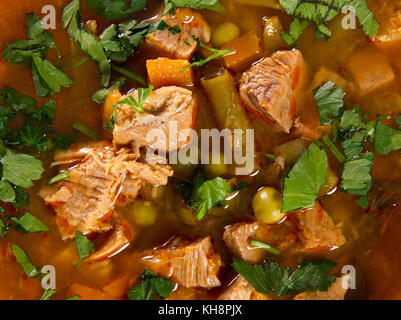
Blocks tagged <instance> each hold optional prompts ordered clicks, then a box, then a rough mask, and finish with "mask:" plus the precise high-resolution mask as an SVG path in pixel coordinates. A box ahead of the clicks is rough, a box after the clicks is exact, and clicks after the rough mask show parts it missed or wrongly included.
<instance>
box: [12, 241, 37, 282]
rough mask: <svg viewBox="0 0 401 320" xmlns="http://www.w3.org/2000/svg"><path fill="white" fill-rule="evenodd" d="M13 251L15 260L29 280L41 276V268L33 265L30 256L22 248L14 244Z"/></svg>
mask: <svg viewBox="0 0 401 320" xmlns="http://www.w3.org/2000/svg"><path fill="white" fill-rule="evenodd" d="M11 249H12V251H13V253H14V256H15V259H16V260H17V262H18V264H19V265H20V266H21V268H22V270H23V271H24V273H25V275H26V276H27V277H28V278H36V277H37V276H39V268H38V267H37V266H35V265H34V264H33V263H32V261H31V259H30V258H29V256H28V255H27V254H26V252H25V251H24V250H23V249H22V248H21V247H20V246H18V245H16V244H12V245H11Z"/></svg>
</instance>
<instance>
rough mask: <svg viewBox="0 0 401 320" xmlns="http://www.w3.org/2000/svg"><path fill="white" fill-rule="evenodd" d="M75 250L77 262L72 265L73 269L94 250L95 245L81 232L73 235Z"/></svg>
mask: <svg viewBox="0 0 401 320" xmlns="http://www.w3.org/2000/svg"><path fill="white" fill-rule="evenodd" d="M74 245H75V248H76V249H77V252H78V256H79V260H78V261H77V262H76V263H75V264H74V268H76V267H78V265H79V264H81V262H82V261H84V260H85V259H86V258H87V257H89V256H90V255H91V253H93V252H94V251H95V250H96V245H95V244H94V243H93V242H92V241H90V240H89V239H88V238H87V237H86V236H85V235H84V234H83V233H82V232H81V231H77V232H76V233H75V241H74Z"/></svg>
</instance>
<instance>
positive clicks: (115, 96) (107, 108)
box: [102, 90, 122, 124]
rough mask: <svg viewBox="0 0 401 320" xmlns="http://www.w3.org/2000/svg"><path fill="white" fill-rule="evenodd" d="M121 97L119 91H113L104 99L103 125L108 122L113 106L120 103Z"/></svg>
mask: <svg viewBox="0 0 401 320" xmlns="http://www.w3.org/2000/svg"><path fill="white" fill-rule="evenodd" d="M121 97H122V95H121V93H120V91H118V90H113V91H112V92H111V93H110V94H109V95H108V96H107V98H106V101H105V102H104V105H103V112H102V119H103V124H105V123H106V122H107V121H109V120H110V117H111V114H112V113H113V104H115V103H117V102H118V101H120V99H121Z"/></svg>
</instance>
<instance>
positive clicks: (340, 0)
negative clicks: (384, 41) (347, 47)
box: [279, 0, 380, 45]
mask: <svg viewBox="0 0 401 320" xmlns="http://www.w3.org/2000/svg"><path fill="white" fill-rule="evenodd" d="M279 2H280V4H281V6H282V7H283V8H284V10H285V11H286V12H287V14H288V15H290V16H292V17H294V20H293V21H292V22H291V24H290V29H289V32H287V33H284V34H283V35H282V36H283V39H284V40H285V41H286V42H287V43H288V44H289V45H294V44H295V43H296V42H297V40H298V39H299V37H300V36H301V34H302V32H303V31H304V30H305V29H306V28H307V27H308V26H309V25H310V23H314V24H315V25H316V37H317V38H318V39H322V38H329V37H331V36H332V32H331V30H330V29H329V27H328V23H329V22H330V21H331V20H333V19H334V18H335V17H336V16H337V15H338V14H340V13H341V10H342V9H343V8H344V7H345V6H352V7H354V9H355V14H356V17H357V18H358V20H359V22H360V24H361V27H362V30H363V32H364V33H365V34H366V35H367V36H368V37H369V38H371V39H373V38H375V37H376V35H377V32H378V31H379V28H380V24H379V23H378V22H377V21H376V20H375V18H374V15H373V13H372V11H371V10H370V9H369V7H368V5H367V4H366V0H336V1H328V0H316V1H309V0H279Z"/></svg>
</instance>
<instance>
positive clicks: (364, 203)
mask: <svg viewBox="0 0 401 320" xmlns="http://www.w3.org/2000/svg"><path fill="white" fill-rule="evenodd" d="M356 203H357V204H358V206H360V207H361V208H363V209H367V208H369V195H365V196H362V197H360V198H359V199H358V200H357V201H356Z"/></svg>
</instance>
